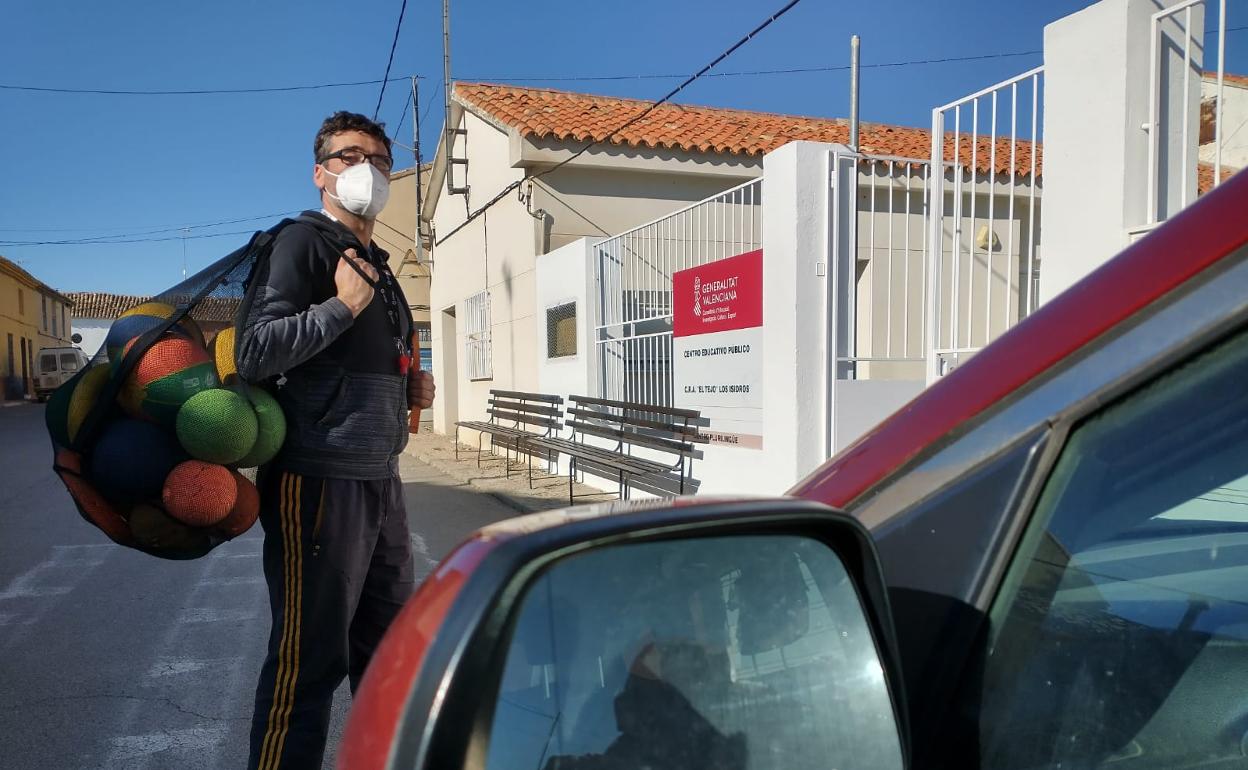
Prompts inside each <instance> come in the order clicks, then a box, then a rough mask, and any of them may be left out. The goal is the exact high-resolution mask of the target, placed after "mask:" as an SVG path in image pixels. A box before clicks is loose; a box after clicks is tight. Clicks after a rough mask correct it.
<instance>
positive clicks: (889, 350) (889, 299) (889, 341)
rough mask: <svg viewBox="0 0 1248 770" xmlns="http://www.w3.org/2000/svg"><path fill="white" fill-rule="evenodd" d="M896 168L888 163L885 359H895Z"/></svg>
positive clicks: (873, 331)
mask: <svg viewBox="0 0 1248 770" xmlns="http://www.w3.org/2000/svg"><path fill="white" fill-rule="evenodd" d="M896 173H897V171H896V166H895V165H894V163H893V161H892V160H890V161H889V162H888V283H887V284H885V288H884V299H885V308H884V309H885V311H886V312H887V313H888V315H887V316H886V317H885V318H884V357H885V358H892V357H893V223H894V222H895V221H896V218H895V217H894V212H895V211H896V207H895V206H894V205H893V201H894V198H895V197H896V196H895V195H894V194H893V193H894V192H896V190H895V188H896V183H895V176H896ZM871 336H872V339H873V340H874V338H875V330H874V329H872V330H871ZM871 355H873V356H874V355H875V345H872V346H871Z"/></svg>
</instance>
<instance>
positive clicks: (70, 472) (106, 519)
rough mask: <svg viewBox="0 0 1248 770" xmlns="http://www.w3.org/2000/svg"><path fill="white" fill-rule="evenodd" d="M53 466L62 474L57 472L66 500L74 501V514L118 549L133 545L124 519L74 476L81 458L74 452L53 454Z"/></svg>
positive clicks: (79, 466) (85, 483) (64, 451)
mask: <svg viewBox="0 0 1248 770" xmlns="http://www.w3.org/2000/svg"><path fill="white" fill-rule="evenodd" d="M56 459H57V463H58V464H60V465H61V467H62V468H65V469H66V470H63V471H58V473H59V475H60V477H61V481H63V482H64V483H65V488H66V489H68V490H69V496H70V497H72V498H74V502H75V503H77V505H78V510H79V511H81V512H82V515H83V516H84V517H85V518H86V519H87V521H89V522H91V523H92V524H94V525H95V526H96V527H98V528H99V529H100V531H101V532H103V533H104V534H105V535H108V538H109V540H112V541H113V542H114V543H118V544H119V545H133V544H134V538H133V537H132V536H131V535H130V527H129V525H127V524H126V520H125V518H123V517H122V515H121V513H120V512H118V510H117V509H116V508H115V507H114V506H113V504H112V503H110V502H109V501H108V500H105V499H104V496H103V495H101V494H100V493H99V492H97V491H96V489H95V487H93V486H91V483H90V482H88V481H87V480H86V479H84V478H83V477H82V476H79V475H78V473H77V472H76V471H77V469H78V468H81V467H82V466H81V462H82V460H81V457H80V456H79V455H78V454H77V453H76V452H70V451H68V450H62V451H61V452H58V453H57V458H56Z"/></svg>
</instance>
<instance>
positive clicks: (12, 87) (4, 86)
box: [0, 74, 408, 96]
mask: <svg viewBox="0 0 1248 770" xmlns="http://www.w3.org/2000/svg"><path fill="white" fill-rule="evenodd" d="M386 78H387V79H388V80H390V81H396V80H407V79H408V78H401V77H400V78H392V77H390V76H389V75H388V74H387V76H386ZM381 82H382V81H380V80H355V81H350V82H345V83H315V84H312V85H302V86H270V87H264V88H200V89H187V90H139V89H120V88H51V87H45V86H25V85H16V84H12V83H0V90H7V91H38V92H41V93H51V94H101V95H107V96H205V95H210V94H267V93H275V92H279V91H315V90H318V89H322V88H350V87H352V86H375V85H377V84H378V83H381Z"/></svg>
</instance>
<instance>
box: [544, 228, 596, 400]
mask: <svg viewBox="0 0 1248 770" xmlns="http://www.w3.org/2000/svg"><path fill="white" fill-rule="evenodd" d="M592 243H593V239H590V238H581V239H579V240H576V241H573V242H572V243H569V244H568V245H566V246H564V247H562V248H559V249H556V250H554V251H552V252H550V253H549V254H543V255H542V256H540V257H538V258H537V310H538V314H539V316H540V317H541V318H540V320H539V322H538V324H537V325H538V338H539V343H541V344H539V345H537V349H536V351H535V352H536V355H535V356H534V365H535V366H536V369H537V389H538V390H539V391H540V392H542V393H553V394H555V395H559V396H563V397H564V398H567V397H568V396H571V395H593V393H594V366H593V362H594V349H593V344H594V343H593V325H594V307H595V306H594V304H593V300H594V297H593V287H594V271H593V266H592V263H591V262H590V259H591V256H592V251H591V247H590V244H592ZM566 302H575V303H576V355H574V356H561V357H559V358H547V355H546V354H547V350H546V345H545V344H544V343H545V341H546V333H547V332H546V318H545V314H546V310H547V308H551V307H555V306H558V305H562V304H564V303H566Z"/></svg>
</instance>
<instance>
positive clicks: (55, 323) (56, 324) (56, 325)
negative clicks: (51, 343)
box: [52, 305, 61, 338]
mask: <svg viewBox="0 0 1248 770" xmlns="http://www.w3.org/2000/svg"><path fill="white" fill-rule="evenodd" d="M56 316H57V314H56V305H53V306H52V336H53V337H57V338H59V337H60V336H61V326H60V319H59V318H57V317H56Z"/></svg>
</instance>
